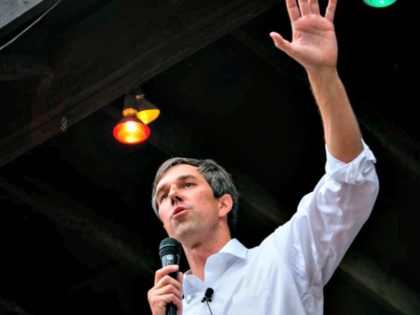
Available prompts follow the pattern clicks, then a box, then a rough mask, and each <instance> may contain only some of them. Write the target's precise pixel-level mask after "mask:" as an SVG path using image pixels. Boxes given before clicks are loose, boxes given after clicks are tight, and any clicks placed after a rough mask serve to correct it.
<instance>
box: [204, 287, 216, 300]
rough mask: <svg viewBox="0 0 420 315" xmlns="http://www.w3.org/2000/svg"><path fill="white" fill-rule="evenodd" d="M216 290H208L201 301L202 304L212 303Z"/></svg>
mask: <svg viewBox="0 0 420 315" xmlns="http://www.w3.org/2000/svg"><path fill="white" fill-rule="evenodd" d="M213 293H214V290H213V289H212V288H207V290H206V293H204V296H203V299H202V300H201V303H204V302H211V301H212V298H213Z"/></svg>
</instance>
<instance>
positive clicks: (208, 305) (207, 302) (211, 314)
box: [206, 300, 213, 315]
mask: <svg viewBox="0 0 420 315" xmlns="http://www.w3.org/2000/svg"><path fill="white" fill-rule="evenodd" d="M206 304H207V307H208V308H209V311H210V315H213V312H212V311H211V308H210V304H209V301H208V300H206Z"/></svg>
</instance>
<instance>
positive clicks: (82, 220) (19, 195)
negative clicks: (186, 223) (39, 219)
mask: <svg viewBox="0 0 420 315" xmlns="http://www.w3.org/2000/svg"><path fill="white" fill-rule="evenodd" d="M32 182H33V181H32ZM33 183H34V188H35V189H36V190H37V191H38V192H40V193H38V194H37V193H31V194H28V193H26V192H25V190H24V189H21V188H20V187H17V186H15V185H14V184H12V183H10V182H9V181H8V180H7V179H5V178H0V188H1V189H3V190H4V191H6V193H7V194H8V195H10V196H13V198H16V199H17V200H20V201H21V202H23V203H24V204H26V205H28V206H29V207H31V209H33V210H35V211H37V212H39V213H41V214H42V215H45V216H47V217H48V218H50V219H52V220H53V221H54V222H56V223H57V224H58V225H61V226H63V227H64V228H66V229H68V230H71V231H75V232H76V233H77V234H78V235H80V236H81V237H84V238H85V239H86V240H88V241H89V242H90V243H91V244H92V245H94V246H95V247H97V248H100V249H101V250H103V251H104V252H106V253H107V254H108V255H110V256H111V257H113V258H114V259H116V260H117V261H119V262H121V263H122V264H123V265H125V266H128V267H129V268H130V269H131V270H133V271H135V272H137V273H138V274H141V275H146V276H148V277H150V275H151V274H152V273H153V272H154V270H155V267H156V265H158V264H159V263H158V261H157V258H156V257H155V255H152V254H151V252H150V249H148V248H147V247H146V246H142V242H141V240H140V239H139V238H138V237H136V236H134V235H132V234H128V232H127V231H126V230H124V229H122V228H121V227H119V226H118V225H116V224H114V223H112V222H109V221H107V220H105V219H104V218H103V217H101V216H98V215H96V214H95V213H93V212H92V211H91V210H90V209H89V208H88V207H86V206H84V205H83V204H81V203H79V202H77V201H76V200H74V199H71V198H69V197H68V196H66V195H65V194H64V193H62V192H58V191H54V190H53V189H51V188H50V187H47V186H46V185H45V184H43V183H35V182H33ZM140 253H141V254H140Z"/></svg>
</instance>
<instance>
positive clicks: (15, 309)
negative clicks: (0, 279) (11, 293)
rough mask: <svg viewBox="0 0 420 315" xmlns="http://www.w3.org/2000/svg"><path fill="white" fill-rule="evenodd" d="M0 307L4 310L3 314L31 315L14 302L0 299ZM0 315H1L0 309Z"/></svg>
mask: <svg viewBox="0 0 420 315" xmlns="http://www.w3.org/2000/svg"><path fill="white" fill-rule="evenodd" d="M0 307H2V308H3V309H5V310H6V312H5V313H4V314H16V315H31V314H30V313H28V312H27V311H26V310H24V309H23V308H22V307H21V306H19V305H17V304H16V303H15V302H12V301H9V300H7V299H5V298H2V297H0ZM0 314H3V312H2V311H1V308H0Z"/></svg>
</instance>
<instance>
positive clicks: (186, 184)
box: [184, 183, 194, 187]
mask: <svg viewBox="0 0 420 315" xmlns="http://www.w3.org/2000/svg"><path fill="white" fill-rule="evenodd" d="M193 185H194V184H193V183H185V184H184V187H191V186H193Z"/></svg>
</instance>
